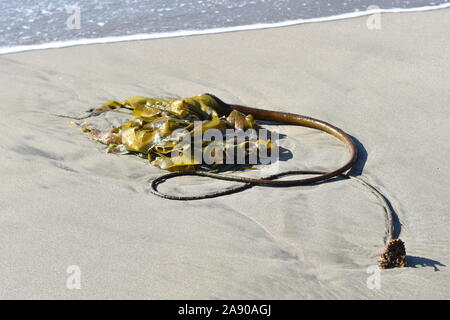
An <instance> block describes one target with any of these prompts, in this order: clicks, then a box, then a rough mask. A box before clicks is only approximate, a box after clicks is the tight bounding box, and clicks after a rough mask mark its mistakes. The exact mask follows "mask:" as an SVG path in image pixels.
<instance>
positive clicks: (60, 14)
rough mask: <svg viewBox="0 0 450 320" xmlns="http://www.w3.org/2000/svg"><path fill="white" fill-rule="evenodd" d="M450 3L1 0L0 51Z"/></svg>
mask: <svg viewBox="0 0 450 320" xmlns="http://www.w3.org/2000/svg"><path fill="white" fill-rule="evenodd" d="M447 5H449V6H450V0H341V1H336V0H194V1H191V0H80V1H70V0H52V1H45V0H43V1H37V0H0V12H1V15H0V17H1V18H0V53H8V52H17V51H24V50H32V49H39V48H46V47H60V46H65V45H73V44H82V43H96V42H108V41H122V40H132V39H145V38H158V37H165V36H176V35H188V34H196V33H202V30H203V31H205V30H208V32H207V33H211V32H214V30H216V31H217V32H219V31H229V30H239V29H251V28H253V27H254V28H257V27H270V26H277V25H283V24H284V23H285V24H289V23H291V24H293V23H301V22H308V21H311V20H312V21H318V20H319V21H320V20H321V18H323V19H325V20H326V19H327V18H328V19H329V17H332V18H333V17H336V18H342V17H344V18H345V17H351V16H355V15H362V14H364V13H365V12H366V11H367V10H368V8H370V9H372V10H373V9H374V8H375V9H376V8H377V7H378V8H380V10H381V11H390V10H392V9H406V10H407V9H411V8H419V10H420V8H422V9H426V10H428V9H434V8H441V7H447ZM371 6H372V7H371ZM373 6H377V7H373ZM397 11H398V10H397Z"/></svg>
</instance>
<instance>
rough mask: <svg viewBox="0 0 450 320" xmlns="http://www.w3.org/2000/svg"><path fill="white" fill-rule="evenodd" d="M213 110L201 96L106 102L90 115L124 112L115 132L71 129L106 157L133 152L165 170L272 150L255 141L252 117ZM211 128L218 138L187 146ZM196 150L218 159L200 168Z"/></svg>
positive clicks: (255, 126)
mask: <svg viewBox="0 0 450 320" xmlns="http://www.w3.org/2000/svg"><path fill="white" fill-rule="evenodd" d="M218 106H219V104H218V101H216V99H215V98H214V97H212V96H210V95H206V94H204V95H199V96H195V97H190V98H184V99H161V98H148V97H141V96H136V97H131V98H128V99H125V100H124V101H122V102H118V101H108V102H106V103H105V104H103V105H101V106H99V107H97V108H94V109H91V110H90V116H98V115H100V114H102V113H104V112H108V111H119V110H120V111H121V112H128V113H130V119H129V120H128V121H127V122H125V123H123V124H121V125H120V126H118V127H114V128H111V129H110V130H107V131H101V130H98V129H97V128H95V127H94V126H93V125H92V124H91V123H89V122H86V121H85V122H83V123H77V124H78V125H80V127H81V128H82V129H83V131H84V132H86V133H88V134H89V136H90V137H91V138H92V139H94V140H96V141H98V142H100V143H102V144H104V145H106V146H107V148H106V150H107V152H110V153H120V154H123V153H135V154H138V155H140V156H142V157H146V158H147V159H148V160H149V162H150V163H151V164H153V165H155V166H157V167H159V168H161V169H165V170H169V171H182V170H193V169H197V168H198V167H199V166H209V167H210V168H211V167H215V168H217V166H220V165H223V164H224V163H225V159H229V157H231V156H230V155H235V154H236V153H237V152H242V153H243V154H244V155H245V157H249V156H250V155H252V154H253V153H257V152H258V150H260V149H261V148H264V149H266V150H270V149H271V148H273V147H274V144H273V143H272V142H271V140H270V139H267V140H262V139H259V137H258V134H257V130H256V129H258V128H259V125H258V124H257V123H256V121H255V120H254V118H253V117H252V115H244V114H242V113H240V112H238V111H236V110H234V111H232V112H231V113H230V114H229V115H228V116H227V117H224V116H222V117H220V116H219V115H218V114H217V111H216V109H217V107H218ZM90 116H89V117H90ZM89 117H86V118H85V119H84V120H87V119H88V118H89ZM212 129H213V130H215V132H216V133H217V132H220V133H221V136H222V137H223V138H222V139H219V140H217V139H214V140H212V139H211V140H207V141H205V140H204V139H202V140H201V141H200V143H199V144H195V143H194V142H193V140H195V137H196V134H199V133H201V135H203V134H205V133H206V132H208V130H212ZM229 129H232V130H231V131H230V130H229ZM230 132H231V133H230ZM248 132H249V135H246V133H248ZM238 136H246V139H237V137H238ZM249 137H250V138H251V139H248V138H249ZM193 138H194V139H193ZM196 151H197V154H199V153H200V154H201V155H204V154H205V153H206V154H210V155H214V156H217V155H218V154H217V152H221V153H222V157H216V158H217V159H218V160H216V161H214V162H213V163H208V164H205V163H204V161H203V157H200V158H199V157H196V156H195V154H196Z"/></svg>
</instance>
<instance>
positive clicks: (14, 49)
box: [0, 3, 450, 55]
mask: <svg viewBox="0 0 450 320" xmlns="http://www.w3.org/2000/svg"><path fill="white" fill-rule="evenodd" d="M447 8H450V3H444V4H440V5H437V6H424V7H417V8H391V9H381V8H380V9H376V10H367V11H357V12H351V13H344V14H340V15H333V16H328V17H320V18H311V19H297V20H288V21H283V22H276V23H267V24H265V23H259V24H250V25H242V26H234V27H225V28H214V29H204V30H179V31H174V32H162V33H151V34H134V35H126V36H113V37H101V38H89V39H78V40H66V41H58V42H49V43H43V44H35V45H26V46H11V47H0V55H5V54H11V53H20V52H27V51H35V50H47V49H59V48H67V47H74V46H83V45H93V44H107V43H117V42H129V41H141V40H155V39H168V38H179V37H189V36H199V35H212V34H220V33H229V32H239V31H252V30H262V29H273V28H282V27H290V26H296V25H302V24H310V23H320V22H332V21H339V20H346V19H355V18H360V17H365V16H368V15H372V14H381V13H411V12H427V11H435V10H442V9H447Z"/></svg>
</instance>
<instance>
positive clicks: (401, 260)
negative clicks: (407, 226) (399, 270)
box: [378, 239, 407, 269]
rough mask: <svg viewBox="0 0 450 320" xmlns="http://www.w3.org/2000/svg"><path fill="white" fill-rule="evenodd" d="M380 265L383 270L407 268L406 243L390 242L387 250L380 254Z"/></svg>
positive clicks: (397, 240) (398, 240)
mask: <svg viewBox="0 0 450 320" xmlns="http://www.w3.org/2000/svg"><path fill="white" fill-rule="evenodd" d="M378 265H379V266H380V268H382V269H388V268H395V267H406V265H407V262H406V250H405V243H404V242H403V241H402V240H400V239H391V240H389V242H388V243H387V246H386V250H385V251H384V252H383V253H382V254H380V260H379V262H378Z"/></svg>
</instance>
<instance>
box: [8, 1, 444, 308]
mask: <svg viewBox="0 0 450 320" xmlns="http://www.w3.org/2000/svg"><path fill="white" fill-rule="evenodd" d="M367 19H368V18H367V17H362V18H356V19H348V20H340V21H334V22H324V23H311V24H303V25H298V26H291V27H284V28H274V29H265V30H254V31H244V32H230V33H223V34H215V35H203V36H191V37H180V38H173V39H159V40H147V41H134V42H122V43H114V44H98V45H87V46H76V47H70V48H62V49H51V50H42V51H30V52H24V53H17V54H7V55H1V56H0V86H1V88H2V90H1V91H0V101H1V102H2V103H1V106H0V111H1V116H0V124H1V126H0V148H1V153H0V162H1V164H2V165H1V167H0V180H1V183H0V243H1V244H2V245H1V246H0V257H1V259H0V275H1V276H0V298H2V299H6V298H10V299H19V298H25V299H49V298H51V299H53V298H55V299H119V298H120V299H136V298H144V299H353V298H356V299H394V298H401V299H449V298H450V281H449V279H450V273H449V264H450V249H449V248H450V233H449V232H448V230H449V226H450V211H449V208H450V197H449V195H450V164H449V161H448V159H450V147H449V143H450V137H449V129H448V128H449V119H450V90H449V88H450V77H449V72H450V69H449V62H450V60H449V52H450V37H449V34H450V25H449V21H450V10H449V9H444V10H438V11H433V12H417V13H401V14H382V15H381V20H380V21H381V29H379V30H371V29H368V28H367V25H366V22H367ZM204 92H210V93H213V94H215V95H217V96H219V97H221V98H222V99H223V100H225V101H227V102H230V103H236V104H242V105H249V106H253V107H260V108H266V109H273V110H279V111H286V112H294V113H299V114H303V115H308V116H311V117H315V118H319V119H322V120H325V121H328V122H330V123H333V124H335V125H336V126H338V127H340V128H342V129H344V130H345V131H346V132H348V133H349V134H350V135H352V136H353V137H354V138H355V141H356V142H357V144H358V148H359V153H360V159H359V161H358V164H357V166H356V168H355V169H354V170H353V171H352V174H355V175H359V174H360V175H361V177H363V178H364V179H365V180H367V181H368V182H370V183H372V184H373V185H374V186H375V187H376V188H377V189H379V190H380V191H381V192H382V193H383V194H384V195H385V196H386V197H387V198H388V199H389V200H390V202H391V204H392V207H393V209H394V210H395V213H396V216H397V218H398V221H399V223H397V227H398V228H397V233H399V236H400V238H401V239H402V240H403V241H405V244H406V250H407V254H408V256H409V257H408V262H409V267H406V268H398V269H391V270H383V271H382V272H381V278H380V279H381V284H380V288H379V289H370V288H368V286H367V279H368V277H369V276H370V275H371V274H370V273H367V269H368V268H370V266H373V265H376V264H377V259H378V254H380V253H381V252H382V251H383V249H384V236H385V217H384V215H383V210H382V208H381V206H380V204H379V203H378V202H377V201H376V199H375V198H374V197H373V196H371V195H370V193H368V192H367V191H365V190H363V188H361V186H358V185H357V184H355V183H352V182H349V181H335V182H331V183H323V184H320V185H316V186H306V187H296V188H288V189H280V188H266V187H254V188H252V189H250V190H246V191H244V192H241V193H237V194H234V195H230V196H226V197H221V198H217V199H210V200H201V201H193V202H177V201H170V200H164V199H160V198H158V197H155V196H153V195H151V194H149V189H148V181H149V180H151V179H153V178H155V177H157V176H159V175H160V174H161V173H162V171H161V170H160V169H158V168H156V167H153V166H151V165H149V164H148V162H146V161H145V160H143V159H140V158H138V157H133V156H123V155H112V154H107V153H105V152H104V148H103V146H102V145H100V144H98V143H96V142H94V141H91V140H89V139H87V137H86V136H85V135H84V134H83V133H82V132H81V131H80V129H79V128H77V127H76V126H73V125H70V124H68V120H67V119H63V118H59V117H56V116H54V114H67V115H73V116H74V115H80V114H83V112H84V111H85V110H87V109H89V108H92V107H95V106H98V105H100V104H102V103H104V102H106V101H108V100H112V99H115V100H122V99H125V98H127V97H131V96H134V95H143V96H150V97H152V96H181V97H185V96H186V97H189V96H193V95H197V94H201V93H204ZM109 117H112V116H111V115H104V116H102V118H103V119H102V120H103V121H107V122H108V121H114V119H112V118H109ZM279 130H280V132H282V133H283V134H286V135H287V136H288V138H289V139H288V142H289V143H290V145H289V146H290V147H289V149H290V151H291V152H292V157H291V158H290V159H286V160H285V161H281V163H280V170H282V171H283V170H290V169H314V170H330V169H333V168H336V167H337V166H338V165H340V164H342V162H343V161H345V159H346V151H345V149H344V147H342V146H341V145H340V144H339V142H336V141H335V139H333V138H332V137H331V136H329V135H327V134H324V133H321V132H318V131H315V130H312V129H307V128H301V127H293V126H282V127H280V128H279ZM231 185H233V183H226V182H218V181H212V180H208V179H203V178H195V177H191V178H187V177H186V178H180V179H179V180H176V181H171V182H169V183H167V185H164V187H163V189H164V190H166V191H167V190H170V191H172V192H175V193H193V194H195V193H196V192H204V191H208V190H220V189H221V188H223V187H227V186H231ZM70 266H77V267H79V270H80V272H81V288H80V289H79V290H70V289H68V288H67V286H66V282H67V279H68V277H69V276H70V274H69V273H68V272H67V271H68V268H69V267H70ZM69 270H70V268H69Z"/></svg>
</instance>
